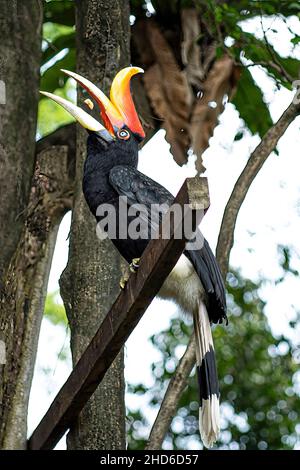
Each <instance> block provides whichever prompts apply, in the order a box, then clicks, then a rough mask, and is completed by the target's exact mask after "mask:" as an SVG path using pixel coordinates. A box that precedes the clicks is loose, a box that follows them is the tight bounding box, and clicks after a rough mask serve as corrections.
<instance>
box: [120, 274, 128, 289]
mask: <svg viewBox="0 0 300 470" xmlns="http://www.w3.org/2000/svg"><path fill="white" fill-rule="evenodd" d="M128 279H129V278H128V277H127V276H123V277H121V279H120V283H119V284H120V287H121V289H122V290H124V289H125V287H126V284H127V282H128Z"/></svg>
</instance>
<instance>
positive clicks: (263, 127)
mask: <svg viewBox="0 0 300 470" xmlns="http://www.w3.org/2000/svg"><path fill="white" fill-rule="evenodd" d="M232 102H233V104H234V105H235V107H236V109H237V110H238V112H239V114H240V117H241V118H242V119H243V120H244V121H245V124H246V126H247V127H248V129H249V130H250V131H251V132H252V134H259V136H260V137H262V136H263V135H264V134H265V133H266V132H267V130H268V129H269V128H270V127H271V126H272V124H273V121H272V118H271V115H270V112H269V109H268V107H267V105H266V103H265V102H264V99H263V94H262V91H261V89H260V88H259V87H258V86H257V85H256V83H255V81H254V79H253V77H252V75H251V73H250V72H249V70H248V69H247V68H244V69H243V71H242V75H241V78H240V80H239V82H238V88H237V92H236V94H235V96H234V98H233V100H232Z"/></svg>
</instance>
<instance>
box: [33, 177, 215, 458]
mask: <svg viewBox="0 0 300 470" xmlns="http://www.w3.org/2000/svg"><path fill="white" fill-rule="evenodd" d="M199 194H201V197H202V198H203V204H202V205H201V201H199V199H198V197H199ZM174 203H176V204H179V205H180V206H181V208H182V209H184V210H182V211H181V212H182V216H181V217H180V220H179V219H177V220H176V217H173V223H172V224H171V230H170V237H169V238H168V239H164V238H162V237H161V235H160V237H159V238H158V239H153V240H151V241H150V243H149V245H148V246H147V248H146V250H145V252H144V254H143V257H142V259H141V263H140V267H139V269H138V271H137V273H135V274H131V276H130V278H129V281H128V283H127V285H126V288H125V290H124V291H122V292H121V293H120V295H119V296H118V298H117V299H116V301H115V303H114V304H113V306H112V308H111V310H110V311H109V313H108V314H107V315H106V317H105V319H104V320H103V322H102V324H101V325H100V327H99V329H98V331H97V333H96V334H95V336H94V338H93V339H92V341H91V343H90V344H89V346H88V347H87V349H86V350H85V352H84V353H83V355H82V356H81V358H80V360H79V361H78V363H77V364H76V366H75V368H74V369H73V371H72V373H71V374H70V376H69V378H68V379H67V381H66V382H65V384H64V385H63V386H62V388H61V389H60V391H59V392H58V394H57V396H56V397H55V399H54V400H53V402H52V404H51V406H50V408H49V409H48V411H47V413H46V414H45V416H44V417H43V418H42V420H41V422H40V424H39V425H38V426H37V428H36V429H35V431H34V432H33V433H32V436H31V437H30V439H29V441H28V448H29V449H35V450H38V449H52V448H53V447H54V446H55V445H56V443H57V442H58V441H59V439H60V438H61V437H62V436H63V434H64V433H65V432H66V431H67V429H68V428H69V427H70V426H71V424H72V422H73V421H74V419H75V418H76V417H77V416H78V414H79V413H80V411H81V409H82V408H83V407H84V405H85V403H86V402H87V401H88V399H89V398H90V396H91V395H92V394H93V392H94V391H95V390H96V388H97V386H98V385H99V383H100V382H101V380H102V379H103V377H104V375H105V373H106V371H107V370H108V369H109V367H110V365H111V364H112V362H113V360H114V359H115V357H116V356H117V354H118V352H119V351H120V350H121V348H122V347H123V345H124V343H125V341H126V340H127V338H128V337H129V335H130V334H131V332H132V331H133V330H134V328H135V327H136V325H137V323H138V322H139V320H140V319H141V317H142V315H143V314H144V312H145V310H146V309H147V307H148V306H149V304H150V303H151V301H152V300H153V298H154V297H155V295H156V294H157V292H158V291H159V289H160V287H161V285H162V284H163V282H164V280H165V279H166V277H167V276H168V274H169V273H170V271H171V270H172V269H173V267H174V266H175V264H176V262H177V260H178V258H179V257H180V255H181V253H182V251H183V250H184V247H185V243H186V239H185V238H181V239H178V238H175V236H174V235H175V234H176V232H177V233H178V226H180V225H182V222H183V219H185V218H186V217H188V216H190V214H191V211H192V213H193V215H195V207H196V208H197V209H199V208H201V209H203V211H200V217H199V216H197V217H194V220H196V219H197V222H198V221H199V219H200V218H201V217H203V214H204V211H205V210H206V209H207V208H208V206H209V195H208V187H207V180H206V178H189V179H187V180H186V181H185V182H184V184H183V185H182V187H181V189H180V191H179V193H178V195H177V197H176V199H175V201H174ZM199 204H200V205H199ZM201 212H202V215H201ZM165 217H168V214H166V216H165ZM174 219H175V221H174ZM185 236H186V238H189V236H190V234H189V233H188V232H186V233H185Z"/></svg>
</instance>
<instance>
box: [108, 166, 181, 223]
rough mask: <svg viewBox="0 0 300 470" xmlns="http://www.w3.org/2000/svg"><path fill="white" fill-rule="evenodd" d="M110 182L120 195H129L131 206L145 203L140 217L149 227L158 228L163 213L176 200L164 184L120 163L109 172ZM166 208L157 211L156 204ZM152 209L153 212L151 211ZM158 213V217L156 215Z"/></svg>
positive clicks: (128, 201)
mask: <svg viewBox="0 0 300 470" xmlns="http://www.w3.org/2000/svg"><path fill="white" fill-rule="evenodd" d="M109 181H110V184H111V185H112V186H113V187H114V189H115V190H116V191H117V192H118V194H119V195H120V196H126V197H127V203H128V205H129V206H134V205H137V204H139V205H143V206H144V208H145V211H142V212H140V213H139V218H140V219H142V220H144V221H145V222H147V223H148V224H149V228H152V229H157V228H158V224H159V222H160V221H161V218H162V214H163V213H165V212H167V210H168V207H169V206H171V204H172V203H173V201H174V196H173V195H172V194H171V193H170V192H169V191H168V190H167V189H166V188H164V187H163V186H161V185H160V184H159V183H157V182H156V181H154V180H152V179H151V178H149V177H148V176H146V175H144V174H143V173H141V172H140V171H138V170H136V169H135V168H132V167H129V166H126V165H118V166H115V167H114V168H112V170H111V171H110V173H109ZM155 204H156V205H157V209H158V206H160V208H162V209H164V210H162V211H160V210H158V211H157V212H155V206H154V205H155ZM151 211H152V212H151ZM155 215H157V217H155Z"/></svg>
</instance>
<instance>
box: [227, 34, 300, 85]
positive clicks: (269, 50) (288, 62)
mask: <svg viewBox="0 0 300 470" xmlns="http://www.w3.org/2000/svg"><path fill="white" fill-rule="evenodd" d="M241 43H242V45H241V44H240V45H239V47H242V50H243V52H244V54H245V57H246V58H247V59H249V60H251V61H252V62H253V63H263V66H264V67H266V69H267V71H268V73H269V74H270V75H271V76H272V77H274V78H275V79H276V80H277V81H279V82H280V83H281V84H282V85H283V86H285V87H287V88H291V84H290V83H288V82H287V79H286V78H285V76H284V73H283V72H281V71H280V67H281V68H282V69H284V70H285V71H286V72H287V74H288V75H289V76H290V77H291V79H296V78H297V77H298V74H299V69H300V63H299V60H297V59H293V58H292V57H287V58H285V57H282V56H280V55H279V54H278V53H277V52H276V51H275V49H274V48H273V47H272V46H271V44H266V43H265V41H263V40H261V39H257V38H256V37H255V36H254V35H253V34H251V33H245V32H243V34H242V36H241ZM232 48H233V49H234V46H232ZM273 64H274V65H273ZM278 68H279V70H278Z"/></svg>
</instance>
